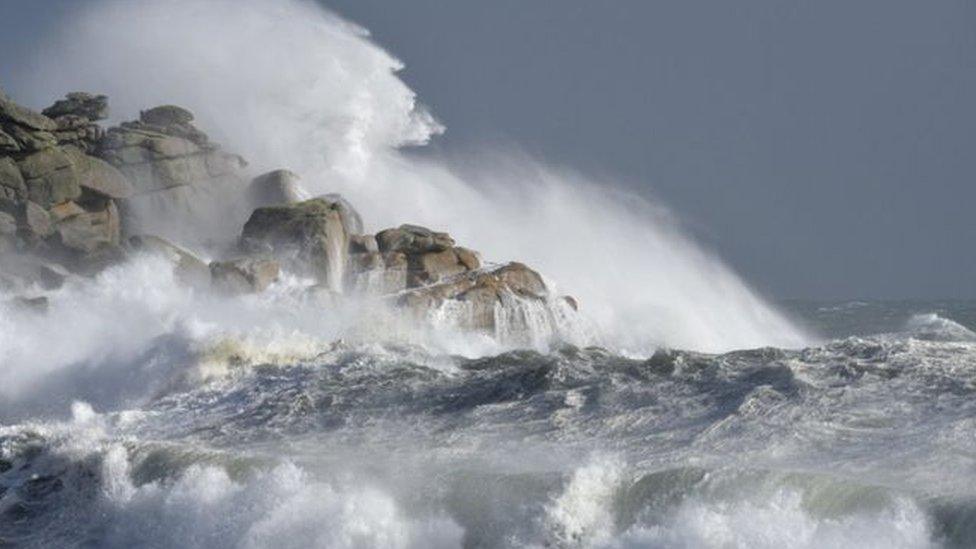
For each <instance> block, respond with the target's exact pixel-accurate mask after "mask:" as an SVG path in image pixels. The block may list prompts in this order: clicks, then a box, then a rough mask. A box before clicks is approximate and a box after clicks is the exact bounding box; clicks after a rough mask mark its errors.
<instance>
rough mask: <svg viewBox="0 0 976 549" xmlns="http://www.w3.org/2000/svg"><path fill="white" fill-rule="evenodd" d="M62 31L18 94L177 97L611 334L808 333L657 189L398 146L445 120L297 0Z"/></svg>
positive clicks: (368, 210) (19, 79)
mask: <svg viewBox="0 0 976 549" xmlns="http://www.w3.org/2000/svg"><path fill="white" fill-rule="evenodd" d="M58 31H59V32H58V34H57V36H52V37H50V39H49V40H48V41H47V42H46V44H45V47H44V48H43V49H41V50H40V51H39V52H38V54H37V58H35V59H32V60H31V63H30V64H29V67H30V70H29V71H27V70H26V69H25V70H23V71H21V72H20V73H19V74H16V75H15V76H16V78H15V79H14V82H13V83H14V85H15V86H16V88H15V90H19V91H21V92H22V94H23V95H24V97H25V98H27V99H33V100H42V99H43V98H47V97H54V96H56V95H57V94H60V93H61V92H62V90H63V89H71V88H78V87H82V88H89V89H92V90H97V91H99V92H104V93H107V94H108V95H109V96H110V98H111V100H112V102H113V112H114V113H115V115H116V117H118V118H126V117H130V116H132V115H134V114H135V113H136V112H137V111H138V109H140V108H143V107H144V106H145V105H146V104H147V103H148V104H153V103H178V104H181V105H185V106H187V107H189V108H190V109H191V110H193V111H194V113H195V114H196V115H197V121H198V123H199V124H200V126H201V127H205V128H207V129H208V130H209V131H211V132H212V133H213V134H216V135H217V136H219V139H220V141H222V142H223V143H224V145H225V147H227V148H228V149H229V150H234V151H236V152H239V153H241V154H242V155H243V156H244V157H246V158H247V159H248V160H249V161H250V162H251V163H252V167H253V168H254V169H255V170H258V171H260V170H265V169H273V168H279V167H288V168H290V169H293V170H294V171H296V172H298V173H300V174H301V175H302V178H303V179H302V180H303V184H304V185H305V186H306V188H307V189H308V190H309V191H310V192H311V194H313V195H314V194H322V193H326V192H340V193H342V194H343V195H344V196H345V197H346V198H348V199H349V200H350V201H351V202H352V203H353V204H355V205H356V207H357V208H358V209H359V210H360V211H361V212H362V213H363V217H364V219H366V220H367V221H368V222H369V223H370V224H371V227H370V228H371V229H372V230H378V229H382V228H384V227H387V226H395V225H398V224H400V223H403V222H411V223H420V224H424V225H427V226H430V227H432V228H434V229H437V230H444V229H446V230H450V231H451V232H452V233H453V234H454V235H455V236H457V237H458V238H459V239H460V240H461V241H463V242H466V243H470V245H472V246H473V247H475V248H476V249H479V250H481V251H482V252H483V253H484V254H485V255H486V258H487V259H490V260H496V261H503V260H509V259H517V260H520V261H525V262H527V263H529V264H530V265H534V266H536V267H537V268H539V269H540V270H541V271H542V272H543V273H545V274H546V275H547V276H549V277H551V278H552V279H554V280H557V281H559V283H560V284H561V285H562V286H563V287H564V288H565V290H566V291H567V292H569V293H571V294H572V295H574V296H576V297H577V298H579V302H580V304H581V306H582V309H583V311H584V312H585V314H587V315H588V316H589V317H590V318H592V319H593V321H594V322H595V323H596V325H597V326H598V327H599V328H600V330H601V331H602V332H603V334H604V335H605V336H606V338H607V339H606V341H605V343H606V344H608V345H613V346H614V347H616V348H618V349H621V350H627V351H630V352H637V353H649V352H651V351H652V350H653V349H654V348H655V347H657V346H660V345H667V346H675V347H683V348H697V349H703V350H724V349H731V348H738V347H748V346H757V345H780V346H796V345H799V344H801V343H802V342H803V341H804V340H805V336H804V334H803V333H801V332H800V331H799V330H797V329H796V328H794V327H793V326H792V325H791V324H790V323H789V322H788V321H787V320H786V319H785V318H784V317H783V316H782V315H781V314H780V313H778V312H777V311H775V310H774V309H773V308H772V307H770V306H769V305H767V304H766V303H764V302H763V301H762V299H760V298H759V297H758V296H757V295H756V294H755V293H754V292H753V291H752V290H750V289H749V288H748V287H747V286H746V285H745V284H743V283H742V282H741V281H740V280H739V279H738V277H737V276H736V275H735V274H733V273H732V272H731V271H730V270H729V269H728V268H727V267H726V266H724V265H723V264H722V263H721V262H720V261H719V260H717V259H716V258H715V257H713V256H711V255H710V254H708V253H707V252H705V251H703V250H702V249H700V248H699V247H698V246H697V245H696V244H695V243H694V242H692V241H691V240H690V239H689V238H687V237H686V236H684V235H683V234H682V231H681V230H680V228H679V225H678V224H676V223H675V222H674V221H673V220H672V219H671V216H670V214H669V213H668V212H667V210H666V209H664V208H663V207H662V206H660V205H659V204H650V203H648V202H647V201H646V200H644V199H641V198H638V197H634V196H627V195H624V194H622V193H620V192H619V191H614V190H612V189H613V184H612V183H610V182H603V181H592V180H589V179H587V178H585V177H583V176H581V175H579V174H575V173H573V172H572V171H570V170H565V169H556V168H552V167H548V166H545V165H544V164H542V163H540V162H538V161H536V160H534V159H531V158H527V157H525V156H523V155H518V154H500V153H497V152H494V153H493V152H491V151H478V152H477V153H476V154H473V155H472V156H471V157H470V158H459V159H457V160H456V161H450V162H448V161H446V160H440V159H422V158H416V157H414V156H412V155H407V154H403V153H402V152H401V151H400V150H399V148H400V147H403V146H404V145H418V144H423V143H426V142H427V141H429V140H430V139H431V138H432V137H433V136H435V135H436V134H438V133H440V132H441V131H442V129H443V127H442V126H441V125H440V124H439V123H438V122H437V121H436V120H434V118H433V117H432V116H431V115H430V114H429V113H428V112H427V111H426V110H425V109H424V108H423V107H421V106H420V105H419V104H418V102H417V99H416V97H415V95H414V93H413V92H412V91H411V90H410V89H409V88H408V87H407V86H406V85H404V83H403V82H402V81H401V80H399V79H398V78H397V76H396V74H395V73H396V71H398V70H400V69H401V68H402V65H401V63H400V62H399V61H398V60H396V59H395V58H393V57H392V56H390V55H389V54H388V53H386V52H385V51H383V50H382V49H380V48H378V47H377V46H376V45H374V44H373V43H372V42H370V40H369V38H368V34H367V33H366V32H365V31H363V30H362V29H360V28H358V27H356V26H355V25H352V24H350V23H348V22H346V21H343V20H342V19H340V18H339V17H337V16H335V15H333V14H331V13H328V12H326V11H324V10H322V9H320V8H318V7H317V6H315V5H313V4H311V3H310V2H302V1H298V0H287V1H284V2H279V1H274V2H273V1H270V0H245V1H233V2H232V1H230V0H217V1H214V2H206V3H199V2H191V1H189V0H178V1H177V2H168V3H165V4H155V3H132V2H122V1H116V0H103V1H100V2H95V3H91V4H84V5H79V6H76V7H74V12H73V13H72V14H71V15H70V16H69V17H66V18H65V23H64V25H63V26H62V27H60V28H59V29H58ZM254 37H261V39H260V40H255V39H254ZM123 45H124V46H123ZM239 59H247V62H246V63H240V62H238V60H239ZM149 60H151V61H149ZM25 67H26V65H25ZM134 82H138V83H139V85H138V86H133V83H134ZM216 98H219V99H216ZM213 215H215V216H216V215H218V214H216V213H214V214H213Z"/></svg>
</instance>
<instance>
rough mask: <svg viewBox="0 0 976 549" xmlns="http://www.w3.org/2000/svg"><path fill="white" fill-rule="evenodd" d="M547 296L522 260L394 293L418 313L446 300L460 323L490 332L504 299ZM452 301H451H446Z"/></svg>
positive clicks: (542, 286)
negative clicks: (458, 312)
mask: <svg viewBox="0 0 976 549" xmlns="http://www.w3.org/2000/svg"><path fill="white" fill-rule="evenodd" d="M547 296H548V290H547V288H546V284H545V282H544V281H543V280H542V277H541V276H540V275H539V273H537V272H535V271H533V270H532V269H530V268H529V267H527V266H525V265H523V264H522V263H508V264H507V265H503V266H501V267H496V268H493V269H486V270H477V271H472V272H469V273H465V274H464V275H463V276H457V277H454V278H453V279H451V280H449V281H447V282H442V283H439V284H433V285H429V286H422V287H417V288H413V289H410V290H408V291H406V292H404V293H402V294H400V295H399V296H398V297H397V303H398V304H399V305H401V306H405V307H407V308H409V309H410V310H411V311H412V312H414V313H415V314H417V315H425V314H427V313H428V312H430V311H433V310H437V309H441V308H443V307H444V306H445V304H449V305H454V307H453V309H454V310H456V311H460V312H461V314H458V315H457V320H458V322H459V323H460V324H461V327H463V328H466V329H471V330H480V331H486V332H493V331H495V329H496V320H497V316H496V307H497V306H504V305H505V301H506V299H510V298H519V299H523V300H531V301H536V302H539V303H542V302H543V301H544V300H545V299H546V297H547ZM449 302H452V303H449Z"/></svg>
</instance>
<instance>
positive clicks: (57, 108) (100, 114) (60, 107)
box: [41, 92, 108, 122]
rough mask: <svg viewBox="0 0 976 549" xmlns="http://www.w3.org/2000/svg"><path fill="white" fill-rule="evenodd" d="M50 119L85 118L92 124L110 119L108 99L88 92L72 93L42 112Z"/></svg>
mask: <svg viewBox="0 0 976 549" xmlns="http://www.w3.org/2000/svg"><path fill="white" fill-rule="evenodd" d="M41 114H43V115H44V116H47V117H48V118H52V119H53V118H58V117H60V116H76V117H84V118H86V119H88V120H91V121H92V122H94V121H96V120H104V119H106V118H108V97H106V96H104V95H92V94H90V93H86V92H72V93H69V94H67V95H66V96H65V98H64V99H59V100H58V101H55V103H54V104H53V105H51V106H50V107H48V108H46V109H44V110H43V111H41Z"/></svg>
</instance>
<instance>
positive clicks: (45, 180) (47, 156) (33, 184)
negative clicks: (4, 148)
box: [17, 148, 81, 208]
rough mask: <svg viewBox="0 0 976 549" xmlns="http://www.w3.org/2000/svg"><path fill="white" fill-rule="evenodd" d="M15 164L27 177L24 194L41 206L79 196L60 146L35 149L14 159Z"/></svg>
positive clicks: (72, 174) (74, 172)
mask: <svg viewBox="0 0 976 549" xmlns="http://www.w3.org/2000/svg"><path fill="white" fill-rule="evenodd" d="M17 167H18V168H19V169H20V172H21V174H22V175H23V177H24V179H25V180H26V185H27V195H28V196H29V197H30V199H31V200H32V201H33V202H36V203H37V204H39V205H40V206H41V207H43V208H49V207H51V206H53V205H54V204H58V203H60V202H64V201H67V200H74V199H76V198H78V197H79V196H80V195H81V186H80V185H79V184H78V175H77V173H76V171H75V167H74V164H73V163H72V162H71V157H70V156H69V155H68V153H67V152H65V151H64V150H62V149H60V148H49V149H44V150H42V151H39V152H36V153H34V154H32V155H30V156H27V157H25V158H23V159H21V160H20V161H19V162H17Z"/></svg>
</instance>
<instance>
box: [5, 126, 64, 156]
mask: <svg viewBox="0 0 976 549" xmlns="http://www.w3.org/2000/svg"><path fill="white" fill-rule="evenodd" d="M4 131H5V132H6V133H7V134H8V135H9V136H11V137H12V138H13V139H14V140H15V141H16V142H17V144H18V146H19V147H20V150H21V151H23V152H35V151H42V150H44V149H49V148H51V147H53V146H55V145H57V144H58V139H57V137H55V136H54V134H53V133H51V132H46V131H40V130H31V129H28V128H25V127H23V126H18V125H13V124H11V125H8V126H6V127H5V128H4Z"/></svg>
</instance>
